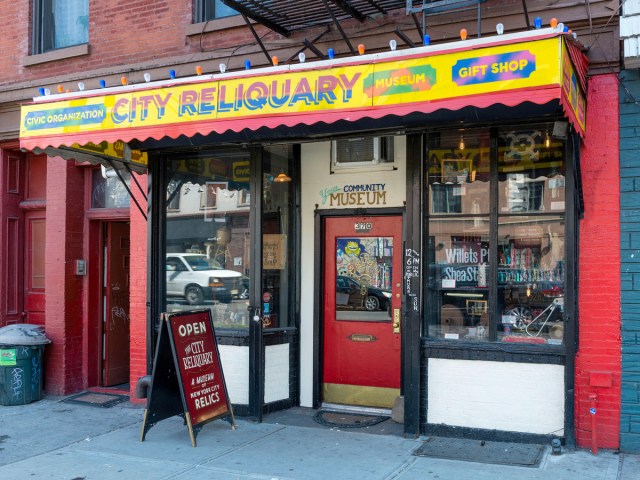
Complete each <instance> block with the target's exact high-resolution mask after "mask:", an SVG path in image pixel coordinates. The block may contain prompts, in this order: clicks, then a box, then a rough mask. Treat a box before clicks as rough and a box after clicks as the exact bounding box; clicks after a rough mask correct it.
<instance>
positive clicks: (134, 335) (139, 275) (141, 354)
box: [129, 175, 151, 403]
mask: <svg viewBox="0 0 640 480" xmlns="http://www.w3.org/2000/svg"><path fill="white" fill-rule="evenodd" d="M137 179H138V182H139V183H140V186H141V187H142V189H143V190H144V191H145V192H146V191H147V176H146V175H139V176H137ZM134 183H135V182H131V192H132V193H133V195H134V196H135V198H136V199H137V200H138V203H140V206H141V207H142V208H143V210H145V211H146V209H147V202H145V200H144V198H142V195H141V193H140V191H139V190H138V188H137V186H135V185H134ZM130 225H131V230H130V234H131V263H130V265H129V268H130V270H129V275H130V289H129V319H130V321H131V324H130V337H131V343H130V362H131V364H130V378H131V381H130V384H131V400H132V401H133V402H136V403H138V402H139V403H142V402H144V400H139V401H136V400H135V386H136V382H137V381H138V379H139V378H140V377H142V376H144V375H146V374H147V307H146V302H147V220H145V219H144V217H143V216H142V214H141V213H140V211H139V210H138V208H137V207H136V206H135V203H134V202H133V201H132V202H131V223H130ZM148 373H151V372H148Z"/></svg>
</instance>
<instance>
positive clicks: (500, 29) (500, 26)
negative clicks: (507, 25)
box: [496, 23, 504, 35]
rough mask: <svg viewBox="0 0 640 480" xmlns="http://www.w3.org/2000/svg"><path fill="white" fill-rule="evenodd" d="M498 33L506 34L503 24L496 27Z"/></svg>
mask: <svg viewBox="0 0 640 480" xmlns="http://www.w3.org/2000/svg"><path fill="white" fill-rule="evenodd" d="M496 32H498V35H502V34H503V33H504V25H503V24H502V23H498V24H497V25H496Z"/></svg>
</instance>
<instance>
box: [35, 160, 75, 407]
mask: <svg viewBox="0 0 640 480" xmlns="http://www.w3.org/2000/svg"><path fill="white" fill-rule="evenodd" d="M83 178H84V176H83V171H82V169H80V168H77V167H76V166H75V164H74V163H73V162H68V161H65V160H63V159H61V158H48V159H47V187H46V192H47V194H46V196H47V210H46V227H45V228H46V230H45V235H46V247H45V291H46V295H47V297H46V306H45V317H46V320H45V331H46V335H47V337H48V338H50V339H51V341H52V343H51V345H49V346H47V347H46V348H45V374H44V382H45V392H46V393H49V394H53V395H66V394H69V393H74V392H77V391H79V390H82V389H83V388H84V380H83V346H84V341H83V312H84V302H83V298H84V289H83V279H84V277H82V276H78V275H76V274H75V261H76V259H79V258H83V248H82V246H83V225H84V209H83V208H82V206H83V199H84V181H83Z"/></svg>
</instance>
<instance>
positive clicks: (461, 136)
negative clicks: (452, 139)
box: [458, 135, 465, 150]
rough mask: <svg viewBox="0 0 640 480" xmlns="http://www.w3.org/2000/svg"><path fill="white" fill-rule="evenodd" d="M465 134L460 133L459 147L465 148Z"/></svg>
mask: <svg viewBox="0 0 640 480" xmlns="http://www.w3.org/2000/svg"><path fill="white" fill-rule="evenodd" d="M464 146H465V145H464V135H460V145H458V147H460V150H464Z"/></svg>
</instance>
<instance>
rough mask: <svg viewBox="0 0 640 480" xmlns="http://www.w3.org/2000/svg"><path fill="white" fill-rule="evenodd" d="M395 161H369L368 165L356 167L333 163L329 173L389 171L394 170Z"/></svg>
mask: <svg viewBox="0 0 640 480" xmlns="http://www.w3.org/2000/svg"><path fill="white" fill-rule="evenodd" d="M396 169H397V167H396V165H395V163H392V162H388V163H370V164H369V165H366V166H365V165H362V166H357V167H342V166H336V165H333V166H332V167H331V175H336V174H345V173H369V172H390V171H393V170H396Z"/></svg>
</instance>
